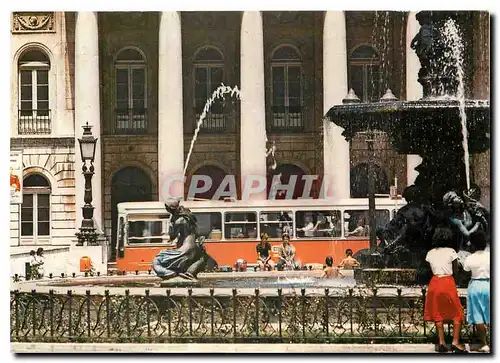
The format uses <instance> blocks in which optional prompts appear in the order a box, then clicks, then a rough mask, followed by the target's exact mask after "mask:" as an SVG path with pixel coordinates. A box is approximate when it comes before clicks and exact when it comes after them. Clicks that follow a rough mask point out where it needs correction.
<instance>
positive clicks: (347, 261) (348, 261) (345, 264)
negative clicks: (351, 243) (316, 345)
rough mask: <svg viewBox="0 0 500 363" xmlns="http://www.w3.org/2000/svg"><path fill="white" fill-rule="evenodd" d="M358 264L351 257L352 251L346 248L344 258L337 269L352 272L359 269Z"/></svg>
mask: <svg viewBox="0 0 500 363" xmlns="http://www.w3.org/2000/svg"><path fill="white" fill-rule="evenodd" d="M359 266H360V263H359V262H358V260H356V259H355V258H354V257H352V250H351V249H350V248H348V249H347V250H346V251H345V258H344V259H343V260H342V262H341V263H340V265H339V267H340V268H344V269H348V270H352V269H353V268H354V267H359Z"/></svg>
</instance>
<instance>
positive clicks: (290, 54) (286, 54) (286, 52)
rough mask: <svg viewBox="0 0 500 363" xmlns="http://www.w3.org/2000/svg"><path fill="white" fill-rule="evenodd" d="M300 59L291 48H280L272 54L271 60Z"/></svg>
mask: <svg viewBox="0 0 500 363" xmlns="http://www.w3.org/2000/svg"><path fill="white" fill-rule="evenodd" d="M299 59H300V57H299V55H298V54H297V52H296V51H295V49H293V48H292V47H281V48H279V49H277V50H276V52H274V54H273V60H285V61H286V60H299Z"/></svg>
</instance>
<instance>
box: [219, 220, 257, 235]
mask: <svg viewBox="0 0 500 363" xmlns="http://www.w3.org/2000/svg"><path fill="white" fill-rule="evenodd" d="M224 234H225V238H226V239H240V238H251V239H257V223H256V222H251V223H250V222H249V223H231V224H226V225H225V230H224Z"/></svg>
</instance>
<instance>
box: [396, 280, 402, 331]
mask: <svg viewBox="0 0 500 363" xmlns="http://www.w3.org/2000/svg"><path fill="white" fill-rule="evenodd" d="M397 292H398V326H399V336H400V337H402V336H403V327H402V321H401V304H402V303H403V301H402V300H403V298H402V297H401V292H402V290H401V288H400V287H398V289H397Z"/></svg>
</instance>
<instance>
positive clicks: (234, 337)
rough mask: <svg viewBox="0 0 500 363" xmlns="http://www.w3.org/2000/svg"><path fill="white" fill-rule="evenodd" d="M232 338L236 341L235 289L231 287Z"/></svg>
mask: <svg viewBox="0 0 500 363" xmlns="http://www.w3.org/2000/svg"><path fill="white" fill-rule="evenodd" d="M233 340H234V342H236V289H233Z"/></svg>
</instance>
